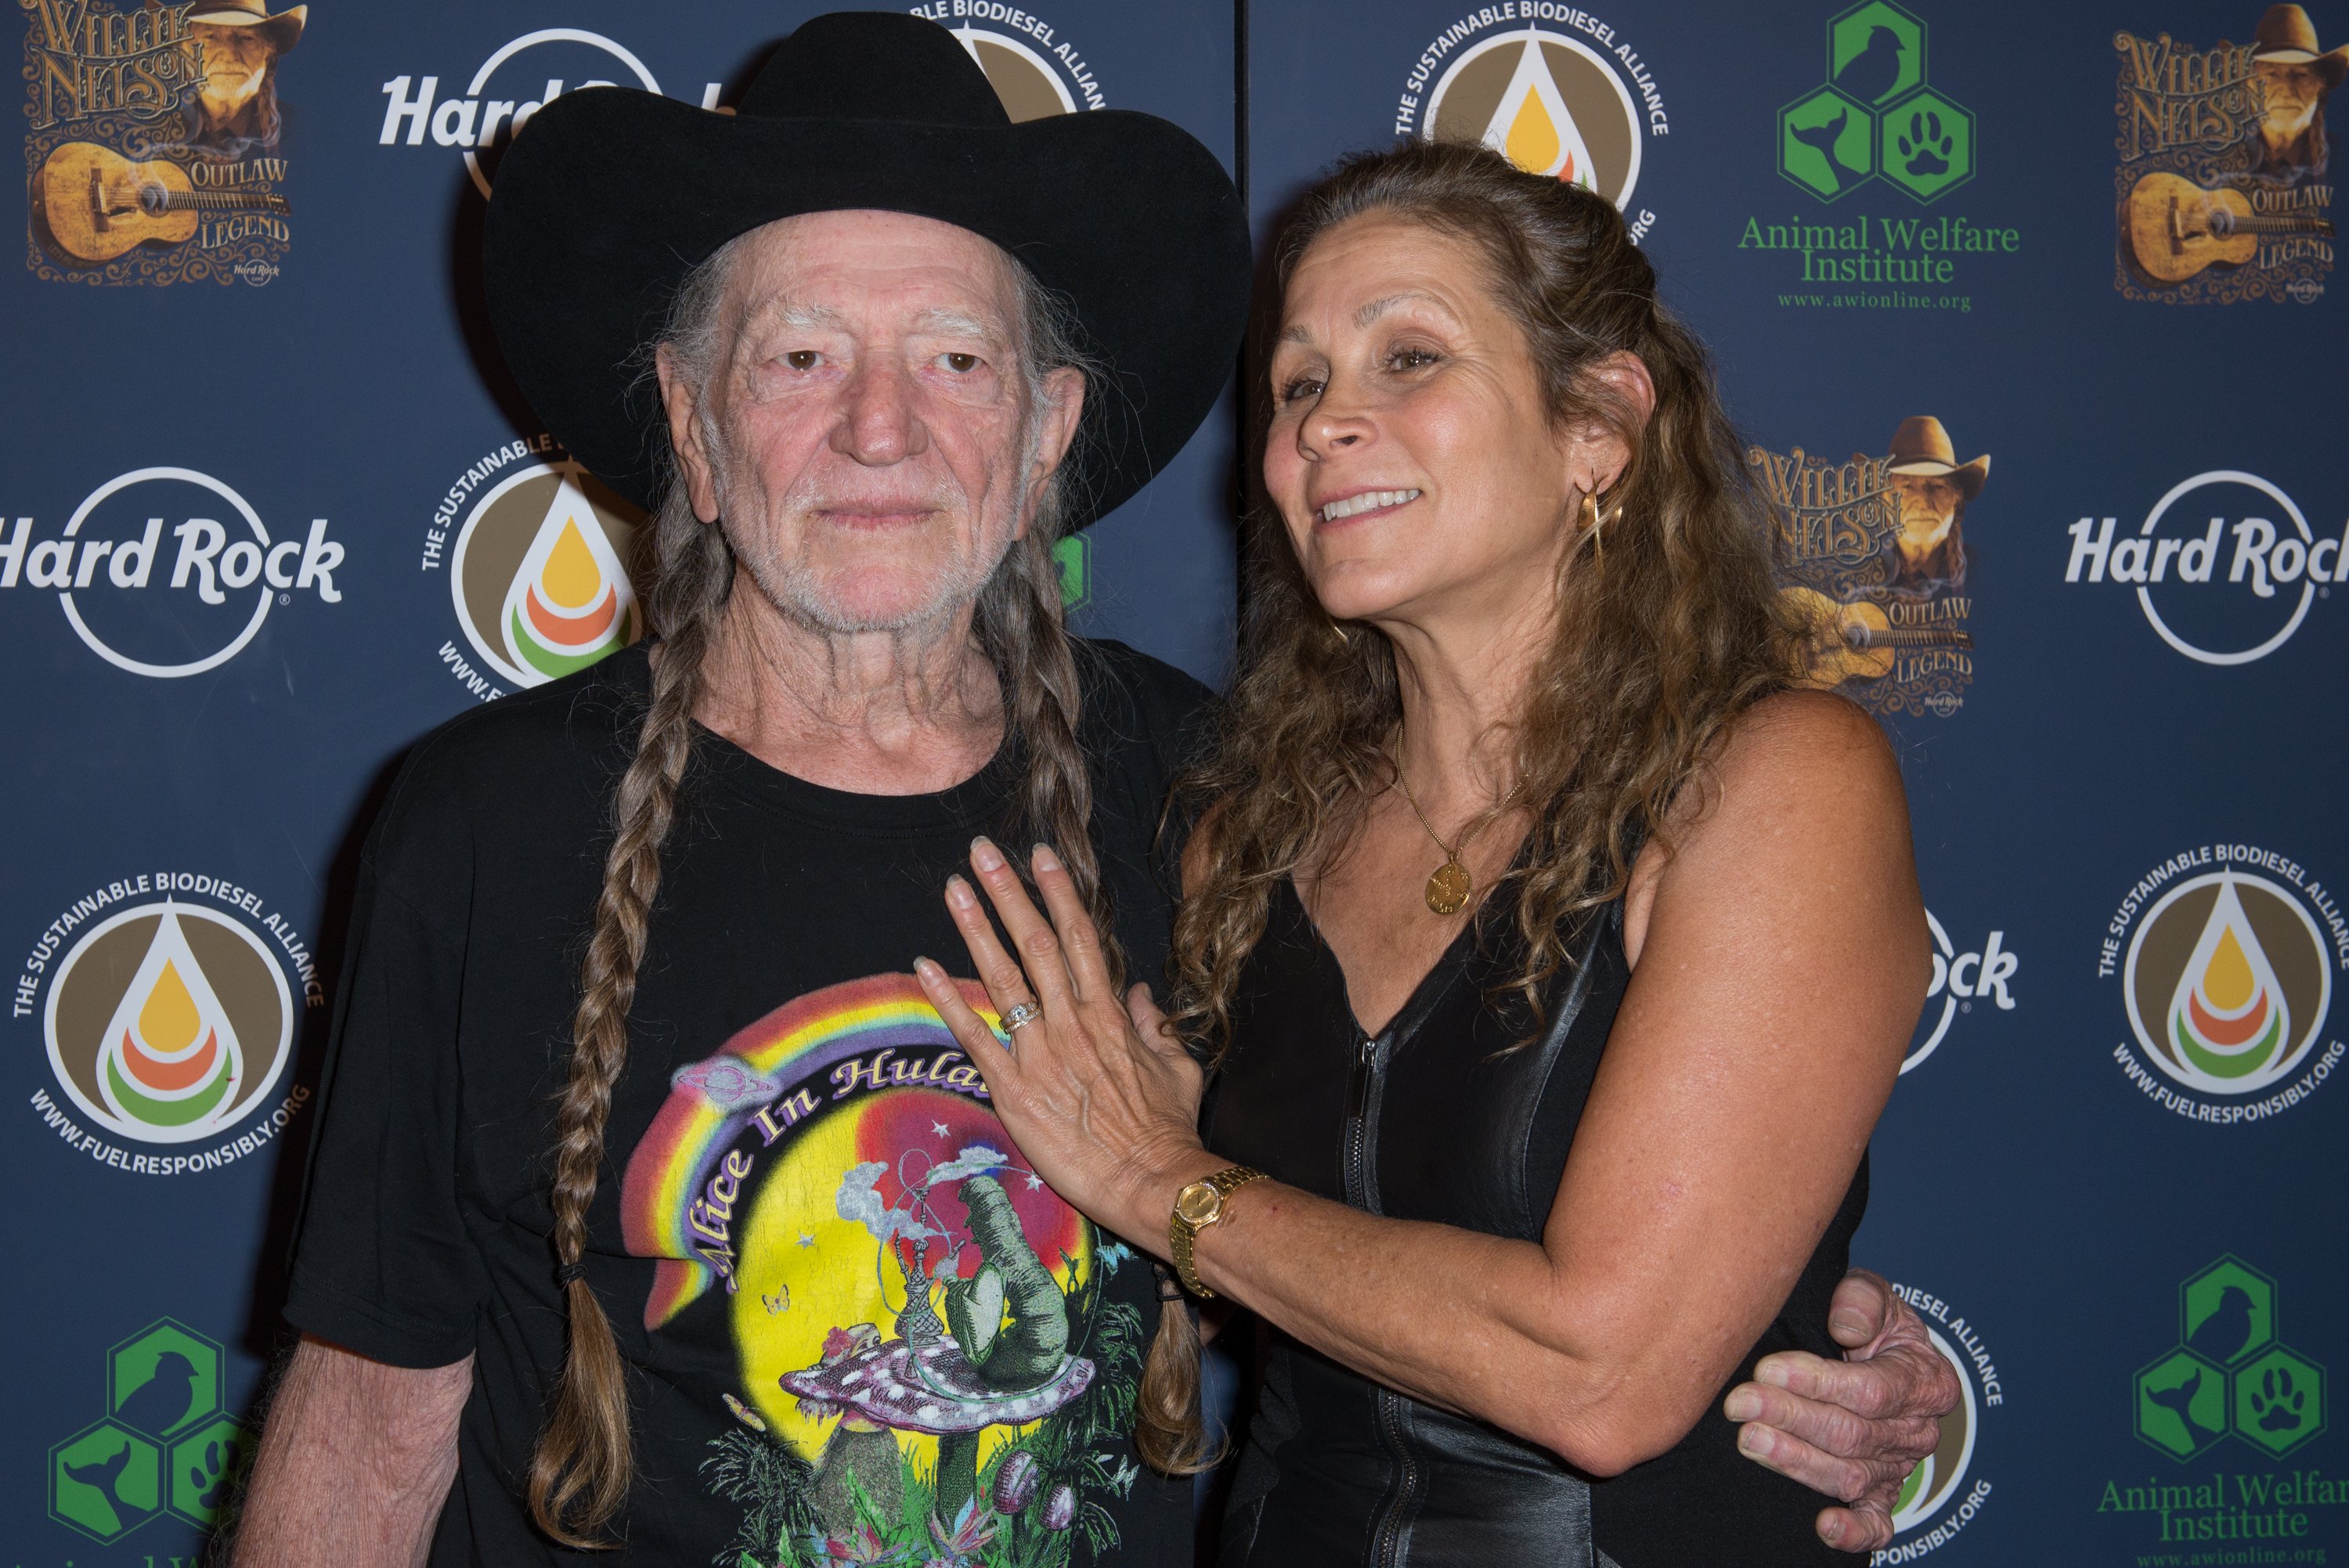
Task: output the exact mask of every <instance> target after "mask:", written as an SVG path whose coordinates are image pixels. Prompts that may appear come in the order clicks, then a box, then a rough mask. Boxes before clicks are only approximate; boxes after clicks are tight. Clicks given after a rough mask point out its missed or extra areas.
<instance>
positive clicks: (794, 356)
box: [783, 348, 823, 370]
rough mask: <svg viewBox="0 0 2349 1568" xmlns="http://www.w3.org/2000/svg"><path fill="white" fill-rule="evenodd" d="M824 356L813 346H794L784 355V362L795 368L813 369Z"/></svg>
mask: <svg viewBox="0 0 2349 1568" xmlns="http://www.w3.org/2000/svg"><path fill="white" fill-rule="evenodd" d="M822 358H823V355H821V354H818V353H817V352H816V351H815V350H814V349H812V348H794V349H792V351H791V352H790V353H789V354H786V355H784V356H783V363H784V364H786V365H788V366H791V367H792V369H794V370H812V369H814V368H815V367H816V363H817V361H819V360H821V359H822Z"/></svg>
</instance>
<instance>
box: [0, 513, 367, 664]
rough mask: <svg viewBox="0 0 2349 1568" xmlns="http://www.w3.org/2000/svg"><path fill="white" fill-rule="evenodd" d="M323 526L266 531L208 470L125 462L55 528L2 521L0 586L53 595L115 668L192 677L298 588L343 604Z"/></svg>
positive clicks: (333, 547)
mask: <svg viewBox="0 0 2349 1568" xmlns="http://www.w3.org/2000/svg"><path fill="white" fill-rule="evenodd" d="M50 526H51V527H54V526H55V525H54V524H51V525H50ZM280 526H281V528H282V527H283V526H284V525H282V524H281V525H280ZM327 527H328V525H327V521H326V519H325V518H323V517H320V518H313V519H311V520H310V521H309V523H308V527H307V531H306V532H305V531H298V530H297V529H285V537H283V538H273V537H271V533H270V529H269V526H268V525H267V524H266V523H264V521H262V519H261V514H260V513H259V512H258V511H254V507H253V504H252V503H251V502H250V501H248V500H245V499H244V497H243V495H241V494H239V493H238V492H237V491H236V490H233V489H231V488H230V487H229V486H228V485H226V484H224V483H222V481H221V480H217V479H214V478H213V477H212V475H210V474H206V473H199V472H198V471H197V470H195V469H182V468H150V469H132V470H131V471H130V472H129V473H126V474H118V475H117V476H115V477H114V478H113V479H110V480H107V481H106V482H105V483H104V484H102V485H100V486H98V489H96V490H92V491H91V492H90V493H89V495H88V498H87V499H85V500H83V501H82V503H81V504H80V505H79V506H78V507H77V508H75V509H74V513H73V515H72V516H71V517H70V518H68V519H67V521H66V522H65V525H64V527H62V528H59V529H57V531H55V532H54V533H52V532H50V531H49V528H47V527H44V526H43V525H42V524H41V521H40V520H39V519H38V518H37V517H19V518H16V519H13V520H0V592H11V591H13V592H37V591H47V592H53V593H56V594H57V604H58V607H59V608H60V609H61V610H62V611H63V612H64V614H65V618H66V623H67V625H69V626H71V627H72V628H73V633H74V635H76V636H77V637H79V638H80V639H81V641H82V643H83V645H85V646H87V647H88V649H89V651H90V652H92V653H94V654H96V655H98V657H99V658H102V659H104V660H105V661H106V662H107V663H108V664H110V665H114V666H115V667H116V668H117V669H120V670H127V671H129V673H130V674H132V675H138V676H155V677H159V678H162V679H171V678H174V677H178V676H193V675H201V674H202V673H203V672H205V671H206V670H212V669H217V668H219V667H220V666H221V665H224V664H226V663H228V661H229V660H231V659H233V658H234V657H236V655H238V654H240V653H242V652H243V651H244V649H245V648H246V647H247V646H248V645H251V643H252V642H253V640H254V638H255V637H256V636H258V635H260V634H261V628H262V625H263V624H264V622H266V621H267V620H268V619H269V613H270V611H271V609H272V608H274V607H275V606H277V605H282V604H290V603H293V602H294V598H295V595H296V594H302V595H315V596H316V599H317V601H318V602H319V603H325V604H339V603H342V601H343V595H342V591H341V590H340V589H339V588H337V587H336V582H335V573H336V571H337V570H338V569H339V568H340V567H341V566H342V564H343V547H342V545H341V544H340V543H338V542H336V541H334V540H332V539H329V538H328V537H327V536H326V535H327Z"/></svg>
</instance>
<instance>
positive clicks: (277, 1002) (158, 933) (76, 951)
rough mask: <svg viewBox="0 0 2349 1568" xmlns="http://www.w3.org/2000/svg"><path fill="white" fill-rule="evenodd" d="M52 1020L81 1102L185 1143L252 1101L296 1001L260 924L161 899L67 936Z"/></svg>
mask: <svg viewBox="0 0 2349 1568" xmlns="http://www.w3.org/2000/svg"><path fill="white" fill-rule="evenodd" d="M47 1035H48V1047H49V1064H50V1066H51V1067H52V1068H54V1069H55V1070H56V1072H57V1083H58V1085H59V1087H61V1088H63V1089H64V1090H65V1091H66V1093H67V1094H68V1095H69V1096H71V1097H72V1099H73V1100H74V1102H75V1103H76V1104H77V1105H78V1106H79V1107H80V1108H81V1109H82V1110H83V1111H85V1112H86V1113H88V1115H89V1116H90V1117H91V1118H93V1119H96V1120H97V1121H98V1122H100V1123H102V1124H103V1125H104V1126H106V1127H108V1128H109V1129H110V1130H113V1131H115V1132H118V1133H119V1134H121V1135H122V1136H124V1137H126V1138H134V1139H138V1140H140V1141H142V1142H147V1143H185V1142H189V1141H191V1140H196V1139H200V1138H209V1137H212V1136H214V1135H216V1134H218V1133H220V1132H222V1131H224V1130H227V1129H229V1128H230V1127H233V1125H235V1124H236V1123H237V1122H238V1121H241V1120H242V1119H243V1118H244V1117H245V1116H246V1115H248V1114H249V1113H251V1112H252V1111H253V1110H254V1109H257V1108H258V1107H259V1105H260V1104H261V1103H262V1100H263V1097H264V1095H265V1093H266V1092H267V1090H268V1089H269V1088H271V1086H273V1085H274V1083H275V1082H276V1080H277V1078H278V1077H279V1075H280V1074H281V1073H282V1072H283V1071H284V1070H285V1063H286V1061H287V1059H288V1057H291V1055H292V1046H293V1037H294V1004H293V995H292V992H291V991H290V989H289V988H288V986H287V985H286V983H285V973H284V971H283V970H282V969H281V968H280V967H279V966H278V964H277V962H276V960H275V959H274V957H272V956H271V954H270V953H269V951H268V949H267V948H265V947H264V945H263V944H262V941H261V938H260V937H259V936H257V935H255V934H254V933H253V932H251V931H248V930H247V929H245V927H244V926H243V925H242V924H240V923H237V922H236V921H233V920H232V919H230V918H228V917H227V916H225V915H222V914H218V913H213V912H212V911H210V910H206V909H202V908H200V907H198V906H195V905H192V904H185V903H177V902H175V901H172V900H168V899H167V900H165V901H164V902H163V903H150V904H146V905H143V906H141V907H140V908H137V909H132V910H128V911H125V912H124V913H120V914H118V915H116V916H115V917H114V918H112V919H110V920H109V921H107V922H105V923H103V924H100V925H98V927H96V928H95V929H93V930H92V931H91V932H90V933H89V934H88V935H86V936H84V937H83V938H82V939H81V941H80V942H79V943H78V944H76V945H75V946H74V948H73V950H72V951H71V952H70V953H69V954H67V956H66V960H65V963H64V965H62V966H61V968H60V970H59V973H58V976H57V984H56V985H55V986H54V987H53V988H52V989H51V991H50V993H49V1001H48V1009H47Z"/></svg>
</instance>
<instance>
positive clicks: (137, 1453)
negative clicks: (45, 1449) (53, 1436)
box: [49, 1421, 163, 1541]
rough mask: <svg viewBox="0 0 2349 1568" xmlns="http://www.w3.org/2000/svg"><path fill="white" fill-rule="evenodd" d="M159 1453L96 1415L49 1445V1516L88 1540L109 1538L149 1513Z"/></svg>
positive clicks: (155, 1502) (158, 1477)
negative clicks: (97, 1419)
mask: <svg viewBox="0 0 2349 1568" xmlns="http://www.w3.org/2000/svg"><path fill="white" fill-rule="evenodd" d="M162 1460H163V1456H162V1454H161V1452H160V1450H159V1449H157V1448H156V1446H155V1445H154V1444H153V1443H151V1442H150V1441H148V1440H147V1439H145V1438H143V1437H140V1435H139V1434H138V1433H136V1432H134V1431H131V1430H129V1429H127V1428H124V1427H120V1426H118V1425H116V1424H115V1423H114V1422H112V1421H100V1422H98V1424H97V1425H96V1426H93V1427H85V1428H84V1429H82V1430H80V1431H79V1432H77V1433H76V1434H74V1435H73V1436H72V1437H70V1438H68V1439H66V1440H65V1441H64V1442H62V1443H59V1444H58V1445H57V1447H55V1448H53V1449H50V1450H49V1517H50V1518H52V1519H54V1520H56V1521H57V1522H59V1523H60V1524H67V1525H71V1526H72V1527H73V1528H74V1529H76V1530H78V1531H80V1532H82V1533H83V1534H84V1535H87V1536H88V1537H89V1538H90V1539H91V1540H93V1541H115V1540H119V1539H120V1538H121V1537H122V1536H124V1535H127V1534H129V1532H131V1531H133V1530H136V1529H138V1528H139V1527H140V1525H142V1524H144V1523H146V1522H148V1521H149V1520H150V1519H152V1518H153V1517H154V1516H155V1511H156V1509H157V1508H158V1507H159V1506H160V1504H161V1502H162V1471H163V1463H162Z"/></svg>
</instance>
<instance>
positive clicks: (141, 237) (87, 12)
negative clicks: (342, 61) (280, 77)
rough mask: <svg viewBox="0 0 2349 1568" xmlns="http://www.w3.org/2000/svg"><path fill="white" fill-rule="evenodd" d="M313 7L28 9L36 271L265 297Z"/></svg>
mask: <svg viewBox="0 0 2349 1568" xmlns="http://www.w3.org/2000/svg"><path fill="white" fill-rule="evenodd" d="M309 9H310V8H309V7H308V6H307V5H295V6H293V7H291V8H289V9H287V10H284V11H280V12H277V13H275V14H274V15H273V14H271V12H270V11H269V9H268V7H267V5H266V4H265V3H264V0H194V3H193V4H187V5H154V4H151V3H150V4H149V5H144V6H136V7H132V6H125V7H124V8H123V9H120V10H115V9H111V8H109V7H108V6H106V5H102V4H101V3H100V0H25V10H26V29H27V30H26V36H25V73H24V74H25V80H26V87H27V95H28V96H27V102H26V109H25V112H26V118H27V119H29V120H30V121H31V130H30V133H29V134H28V135H27V136H26V139H25V168H26V177H27V181H26V182H27V185H28V186H29V193H30V202H29V211H30V222H29V231H28V237H27V243H26V266H28V267H29V268H30V269H31V270H32V272H33V273H34V274H35V275H36V276H38V277H43V278H48V279H52V280H55V281H58V282H76V283H93V284H170V283H177V282H179V281H181V280H182V279H210V280H212V282H214V283H220V284H229V283H234V282H237V281H239V280H243V282H245V283H247V284H254V285H256V286H257V285H259V284H265V283H267V282H268V281H269V280H270V279H272V278H274V277H275V276H276V275H277V270H278V269H277V263H278V261H279V259H280V258H282V257H283V256H284V255H285V248H286V245H287V243H288V242H289V241H290V238H291V229H290V227H289V224H288V222H287V219H288V215H289V214H290V213H291V211H293V208H292V204H291V202H290V201H288V200H287V198H286V196H285V147H284V142H285V110H284V108H283V107H282V106H281V105H280V104H279V102H278V97H277V72H278V67H279V66H280V65H281V63H282V62H283V59H284V57H285V55H287V54H289V53H291V52H292V50H293V48H294V46H295V45H296V44H298V43H300V42H301V40H302V27H303V23H304V21H305V18H306V17H307V15H308V14H309Z"/></svg>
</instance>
